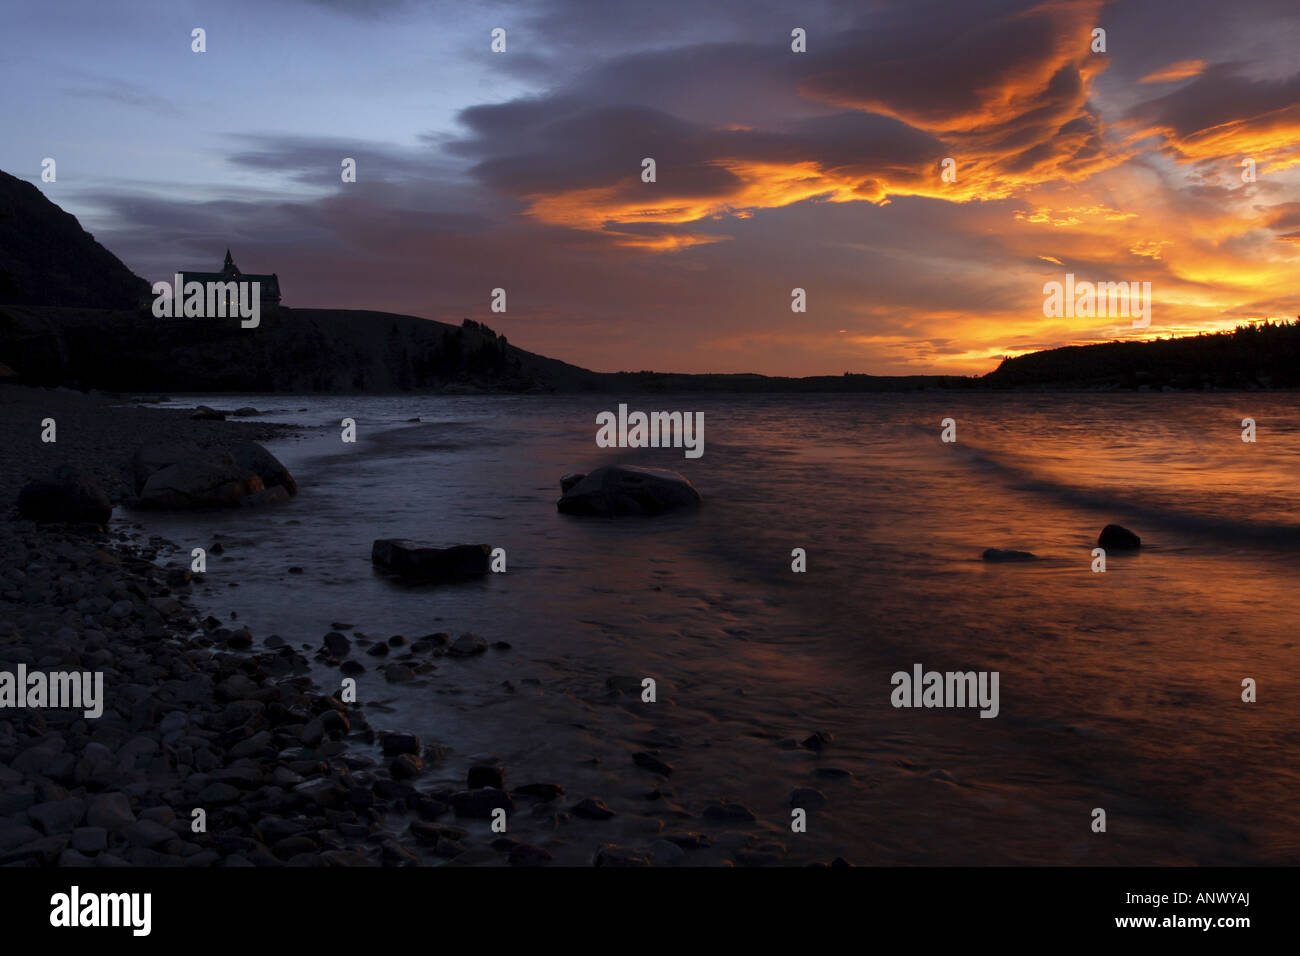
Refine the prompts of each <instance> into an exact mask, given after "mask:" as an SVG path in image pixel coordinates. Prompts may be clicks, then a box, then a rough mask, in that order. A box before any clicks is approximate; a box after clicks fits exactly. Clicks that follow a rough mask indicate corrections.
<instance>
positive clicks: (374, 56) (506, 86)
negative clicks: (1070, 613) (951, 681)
mask: <svg viewBox="0 0 1300 956" xmlns="http://www.w3.org/2000/svg"><path fill="white" fill-rule="evenodd" d="M195 27H202V28H204V29H205V30H206V31H207V52H206V53H201V54H200V53H194V52H192V51H191V48H190V46H191V30H192V29H193V28H195ZM496 27H500V28H503V29H504V30H505V31H506V52H504V53H494V52H492V50H491V49H490V44H491V31H492V30H493V28H496ZM796 27H797V28H802V29H803V30H805V31H806V34H807V52H806V53H796V52H793V51H792V50H791V30H792V29H794V28H796ZM1095 27H1101V28H1103V29H1104V30H1105V31H1106V50H1107V52H1105V53H1104V54H1101V53H1094V52H1092V51H1091V43H1092V31H1093V29H1094V28H1095ZM0 79H3V83H2V84H0V112H2V113H3V116H4V118H5V124H4V125H5V134H4V136H3V137H2V138H0V168H2V169H4V170H5V171H7V172H10V173H12V174H14V175H16V176H19V177H20V178H23V179H26V180H28V181H31V182H34V183H36V185H37V186H38V187H39V188H40V189H41V190H42V191H43V192H44V194H45V195H46V196H47V197H49V198H50V199H51V200H53V201H54V202H56V203H58V204H59V205H60V206H62V207H63V208H64V209H66V210H68V211H69V212H71V213H73V214H74V215H76V216H77V217H78V218H79V219H80V220H81V222H82V225H83V226H85V227H86V228H87V229H88V230H90V231H91V232H92V233H93V234H94V235H95V237H96V238H97V239H99V240H100V241H101V242H103V243H104V244H105V245H107V246H108V247H109V248H110V249H111V250H112V251H113V252H114V253H116V254H117V255H118V256H119V258H121V259H122V260H123V261H124V262H125V263H126V264H127V265H128V266H129V267H130V268H132V269H133V270H134V271H135V272H137V273H138V274H140V275H143V276H145V277H146V278H148V279H150V280H155V279H170V278H171V275H172V273H173V272H174V271H176V270H178V269H191V270H209V269H217V268H218V267H219V266H220V263H221V259H222V257H223V256H224V254H225V251H226V247H227V246H229V247H230V248H231V250H232V252H233V254H234V257H235V260H236V262H237V263H238V264H239V265H240V266H241V267H242V268H243V269H245V270H246V271H249V272H277V273H278V274H279V277H280V283H281V287H282V289H283V292H284V301H285V304H287V305H290V306H300V307H322V308H329V307H334V308H370V309H380V310H386V311H392V312H403V313H409V314H412V315H419V316H425V317H428V318H435V319H440V320H443V321H450V322H456V323H459V321H460V320H461V318H464V317H468V318H473V319H477V320H480V321H484V322H486V323H488V324H489V325H490V326H492V327H493V328H494V329H497V330H498V331H500V332H504V333H505V334H506V335H508V336H509V338H510V340H511V342H513V343H514V344H516V345H519V346H521V347H523V348H526V349H530V350H532V351H536V352H541V353H543V354H546V355H550V356H553V357H556V358H561V359H564V360H566V361H570V362H573V363H576V364H579V365H583V366H586V367H589V368H593V369H597V370H601V371H616V370H619V369H630V370H637V369H656V370H660V371H687V372H706V371H717V372H737V371H756V372H764V373H768V374H787V375H808V374H827V373H829V374H839V373H841V372H844V371H855V372H874V373H880V374H906V373H919V372H952V373H963V374H965V373H980V372H985V371H988V370H991V369H992V368H993V367H995V366H996V364H997V361H998V359H999V357H1000V356H1002V355H1005V354H1019V353H1021V352H1024V351H1029V350H1034V349H1040V348H1047V347H1052V346H1056V345H1064V344H1072V343H1080V342H1089V341H1097V340H1103V339H1112V338H1122V337H1130V336H1134V337H1143V338H1148V337H1153V336H1168V335H1171V334H1174V335H1181V334H1187V333H1189V332H1195V331H1198V330H1213V329H1220V328H1229V327H1232V326H1234V325H1236V324H1239V323H1241V322H1245V321H1249V320H1259V319H1263V318H1266V317H1273V318H1282V317H1287V318H1294V317H1295V316H1296V315H1297V314H1300V294H1297V293H1300V2H1297V0H1239V2H1234V3H1231V4H1229V3H1224V2H1204V0H1163V2H1159V0H1150V2H1148V0H1131V2H1119V3H1102V2H1093V0H1080V2H1055V3H1052V2H1049V3H1030V2H972V0H933V2H932V0H906V2H897V3H894V2H871V0H859V2H849V3H829V2H811V0H801V2H798V3H794V2H783V3H777V2H764V0H755V2H734V0H732V2H721V3H714V2H705V0H654V2H650V0H640V2H631V0H602V2H599V3H592V2H585V0H536V2H520V3H510V4H495V3H474V4H469V3H465V2H461V3H441V2H421V0H378V2H362V0H316V2H307V0H255V2H254V0H223V2H220V3H187V2H184V0H182V2H168V3H158V4H144V3H140V4H121V5H119V4H105V3H102V2H101V0H80V2H57V0H54V2H49V3H40V4H35V3H33V4H12V5H9V6H8V7H7V9H6V12H5V29H4V30H3V32H2V33H0ZM44 157H53V158H54V159H55V160H56V162H57V174H58V180H57V182H54V183H43V182H41V181H40V176H41V160H42V159H43V158H44ZM344 157H353V158H355V159H356V161H357V182H355V183H343V182H342V181H341V178H340V163H341V161H342V160H343V158H344ZM644 157H653V158H654V159H655V161H656V164H657V181H656V182H654V183H644V182H642V180H641V161H642V159H643V158H644ZM948 157H951V158H952V159H954V160H955V163H956V167H955V169H956V177H957V179H956V182H945V181H944V180H943V178H942V176H941V173H942V163H943V160H944V159H945V158H948ZM1246 159H1252V160H1254V166H1255V177H1256V181H1255V182H1253V183H1250V182H1243V178H1242V174H1243V167H1242V162H1243V160H1246ZM1067 272H1070V273H1073V274H1074V275H1075V277H1076V279H1078V280H1090V281H1127V282H1150V283H1151V285H1152V297H1153V300H1154V305H1153V313H1154V315H1153V320H1152V323H1151V326H1150V328H1144V329H1133V328H1131V325H1130V323H1129V322H1128V321H1127V320H1110V319H1090V318H1062V319H1048V318H1044V315H1043V301H1044V295H1043V285H1044V283H1045V282H1049V281H1052V280H1058V281H1059V280H1062V279H1063V278H1064V275H1065V274H1066V273H1067ZM496 287H502V288H504V289H505V290H506V294H507V303H508V311H507V312H506V313H505V314H493V313H492V312H490V310H489V305H490V301H491V292H492V290H493V289H494V288H496ZM795 287H801V288H803V289H805V290H806V291H807V299H808V311H807V312H806V313H804V314H799V313H793V312H792V311H791V309H790V302H791V289H793V288H795Z"/></svg>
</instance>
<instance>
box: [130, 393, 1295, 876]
mask: <svg viewBox="0 0 1300 956" xmlns="http://www.w3.org/2000/svg"><path fill="white" fill-rule="evenodd" d="M620 401H624V402H627V403H628V405H629V407H630V408H632V409H641V410H645V411H653V410H680V411H684V412H686V411H689V412H696V411H699V412H703V413H704V421H705V431H704V440H705V446H704V447H705V451H704V455H703V457H701V458H699V459H694V460H692V459H687V458H685V457H684V455H683V453H682V450H680V449H656V450H617V449H600V448H597V447H596V444H595V433H596V425H595V419H596V414H597V413H598V412H600V411H604V410H614V409H616V408H617V405H618V402H620ZM200 402H202V403H206V404H209V405H213V406H216V407H222V408H234V407H238V406H239V405H244V404H251V405H254V406H256V407H257V408H259V409H263V410H265V412H266V414H265V416H264V417H265V418H266V419H269V420H276V421H288V422H295V423H298V424H301V425H304V426H306V428H305V430H304V432H303V436H302V437H299V438H292V439H285V440H282V441H278V442H274V443H271V444H269V445H268V448H269V449H270V450H271V451H272V452H273V453H274V454H275V455H276V456H277V457H279V458H280V459H281V460H282V461H283V462H284V463H285V464H286V465H287V466H288V467H289V469H290V470H291V471H292V472H293V474H294V475H295V476H296V478H297V480H298V482H299V485H300V489H301V490H300V493H299V494H298V495H297V497H295V498H294V499H293V500H292V501H291V502H289V503H288V504H286V505H283V506H279V507H276V508H273V509H266V510H256V511H252V510H243V511H239V510H237V511H233V512H230V513H222V514H207V515H174V516H169V515H152V514H151V515H136V516H133V520H140V521H141V522H142V523H143V524H144V525H145V527H146V528H148V530H149V531H150V532H156V533H160V534H163V535H165V536H166V537H168V538H169V539H171V540H172V541H175V542H176V543H177V544H178V545H181V546H182V547H183V548H184V549H185V550H186V551H188V549H189V548H190V547H193V546H207V545H209V544H211V543H212V541H213V540H216V538H214V536H216V535H219V536H220V538H219V540H221V542H222V543H223V545H224V547H225V549H226V550H225V554H224V555H223V556H221V557H219V558H218V557H215V556H210V557H209V564H208V574H207V583H206V586H205V587H204V588H203V589H202V590H201V591H200V592H199V594H200V598H199V600H200V603H201V605H202V606H203V607H204V608H205V610H208V611H211V613H213V614H215V615H216V616H218V617H221V618H229V616H230V612H231V611H235V612H237V613H238V616H239V620H240V622H241V623H245V624H247V625H248V626H249V627H250V628H251V629H252V630H253V633H254V636H255V638H258V639H259V640H260V639H261V638H264V637H266V636H267V635H269V634H271V633H277V634H279V635H281V636H282V637H284V638H286V639H288V640H290V641H292V642H294V643H295V644H310V645H311V646H312V647H313V648H315V647H317V646H319V644H320V640H321V637H322V636H323V635H324V634H325V633H326V632H327V631H329V630H330V629H331V626H330V625H331V622H334V621H341V622H348V623H352V624H354V625H355V626H356V631H360V632H362V633H364V634H366V635H368V636H370V637H371V638H387V637H388V636H390V635H394V634H402V635H405V636H407V637H408V638H413V637H418V636H420V635H423V634H427V633H430V632H434V631H446V632H448V633H450V634H451V635H452V636H453V637H455V636H456V635H458V634H460V633H462V632H464V631H473V632H475V633H477V634H479V635H481V636H482V637H484V638H485V639H487V640H488V641H489V642H492V641H507V642H509V643H510V644H511V645H512V649H510V650H508V651H498V650H490V651H489V652H488V653H487V654H486V655H484V656H481V657H478V658H474V659H470V660H465V661H459V660H454V659H451V658H441V659H439V661H438V665H439V666H438V670H437V671H436V672H434V673H433V674H431V675H429V676H428V677H427V678H426V679H422V680H420V681H418V682H416V683H413V684H402V685H392V684H388V683H387V682H386V681H385V680H384V678H383V675H382V670H381V669H380V668H378V667H375V666H373V664H374V660H373V658H370V657H368V656H366V655H364V654H360V655H359V659H360V660H362V661H363V662H364V663H365V664H366V665H367V667H368V671H367V673H366V674H364V675H362V676H361V678H360V696H361V697H362V699H364V700H366V701H371V702H373V701H384V702H386V706H388V707H391V708H392V712H391V713H372V715H371V722H372V724H374V725H376V726H379V727H383V728H387V729H403V730H411V731H414V732H416V733H418V734H420V735H421V736H423V737H425V738H427V739H429V740H433V741H439V742H442V743H444V744H445V745H447V746H448V747H450V748H451V751H452V752H451V754H450V756H449V758H448V760H447V761H446V762H445V763H444V764H442V765H441V766H438V767H436V768H434V769H433V770H432V771H431V772H430V773H429V774H428V775H427V776H426V777H424V778H421V785H422V786H426V785H427V786H441V785H449V784H453V783H454V784H456V785H458V786H459V785H462V784H463V780H464V772H465V767H466V766H467V764H468V763H469V762H471V761H472V760H473V759H478V758H477V757H476V756H475V755H483V754H493V755H495V756H496V757H498V758H499V759H500V761H501V762H502V763H504V764H505V766H506V767H507V778H508V779H507V783H508V785H510V786H516V785H519V784H524V783H530V782H555V783H559V784H561V785H563V786H564V787H565V788H566V789H567V791H568V796H567V805H571V804H573V803H576V802H577V801H578V800H580V799H582V798H583V797H587V796H592V797H598V798H601V799H603V800H604V801H605V802H606V803H607V804H608V805H609V806H610V808H611V809H613V810H615V811H616V814H617V815H616V816H615V817H614V818H612V819H610V820H607V821H587V820H580V819H574V820H571V821H568V822H560V823H557V822H556V821H555V819H554V816H546V815H542V816H533V815H532V814H530V813H529V812H528V806H527V804H521V807H520V810H519V811H518V812H517V813H516V814H515V816H514V817H513V818H512V819H511V821H510V835H512V836H515V837H517V838H520V839H526V840H529V841H530V842H535V843H539V844H541V845H544V846H546V847H547V848H548V849H550V850H551V852H552V853H553V854H554V855H555V856H556V858H557V859H558V860H559V861H561V862H569V863H586V862H589V861H590V859H591V856H592V853H593V851H594V850H595V848H596V847H597V846H599V845H600V844H602V843H618V844H621V845H624V846H628V847H633V848H646V847H647V846H648V845H649V844H650V842H651V841H652V840H653V839H654V834H655V833H656V832H657V831H658V830H659V829H660V828H662V829H663V830H664V831H665V832H680V831H683V830H696V831H702V832H705V833H708V834H710V835H711V836H713V837H714V839H715V840H716V841H717V845H716V846H715V847H713V848H712V849H709V850H699V851H692V856H690V857H688V859H691V860H694V861H698V862H702V863H714V862H721V861H724V860H727V859H731V858H733V857H734V851H735V849H736V848H737V847H738V846H742V845H743V846H748V847H749V848H750V849H751V850H754V849H755V848H758V847H762V850H761V853H762V854H766V855H768V856H771V857H774V858H783V859H784V860H785V861H786V862H788V863H792V864H802V863H809V862H816V861H822V862H828V861H830V860H831V859H832V858H834V857H836V856H843V857H845V858H847V859H848V860H850V861H852V862H854V863H859V864H891V863H905V864H1022V863H1034V864H1038V863H1044V864H1046V863H1062V864H1068V863H1082V864H1171V863H1189V864H1190V863H1210V864H1227V863H1290V864H1295V863H1300V813H1298V810H1300V800H1298V799H1297V797H1296V794H1297V793H1298V792H1300V759H1298V758H1300V729H1298V728H1300V722H1298V721H1297V718H1298V717H1300V687H1298V685H1297V677H1298V676H1300V674H1298V673H1297V670H1298V669H1297V663H1296V662H1297V659H1298V655H1297V613H1296V594H1297V586H1298V585H1300V489H1298V488H1297V475H1300V442H1298V441H1297V438H1298V437H1300V411H1297V409H1296V403H1295V397H1294V396H1292V395H1286V394H1262V393H1259V394H1207V395H1185V394H1152V395H1146V394H1144V395H1093V394H1089V395H1043V396H1036V395H1035V396H1026V395H993V394H973V395H972V394H959V393H925V394H912V395H810V396H697V395H684V396H672V395H662V396H622V397H620V396H614V397H609V396H564V397H542V396H520V397H515V396H482V397H480V396H473V397H461V396H403V397H391V398H390V397H357V398H339V397H327V398H316V397H297V396H290V397H286V396H206V397H204V396H197V397H187V398H186V399H185V400H184V402H183V404H184V405H185V406H192V405H194V404H196V403H200ZM178 404H182V403H178ZM416 416H418V417H419V418H420V419H421V421H420V422H419V423H410V422H409V421H408V419H411V418H413V417H416ZM345 417H350V418H353V419H355V420H356V423H357V432H358V440H357V442H356V443H355V444H344V443H343V442H342V441H341V440H340V437H339V434H340V428H339V422H340V420H341V419H343V418H345ZM949 417H950V418H953V419H955V421H956V437H957V441H956V442H955V443H944V442H942V441H941V440H940V432H941V426H940V422H941V420H942V419H944V418H949ZM1247 417H1250V418H1253V419H1254V420H1255V421H1256V423H1257V427H1258V440H1257V441H1256V442H1255V443H1247V442H1243V441H1242V440H1241V435H1242V424H1241V422H1242V419H1243V418H1247ZM615 461H621V462H629V463H638V464H648V465H655V466H659V467H666V468H672V469H674V470H677V471H679V472H681V473H682V474H684V475H686V476H687V477H688V478H689V479H690V480H691V481H692V482H693V483H694V484H695V485H696V487H697V488H698V489H699V490H700V492H701V494H702V495H703V497H704V502H705V503H704V507H703V508H701V509H700V510H699V511H697V512H694V513H688V514H677V515H668V516H662V517H658V518H652V519H620V520H601V519H591V518H578V517H571V516H565V515H561V514H559V513H558V512H557V511H556V508H555V500H556V498H557V497H558V495H559V479H560V476H561V475H562V474H565V473H567V472H571V471H589V470H591V469H592V468H594V467H596V466H598V465H601V464H605V463H610V462H615ZM1111 522H1118V523H1120V524H1123V525H1125V526H1126V527H1129V528H1131V529H1133V530H1134V531H1136V532H1137V533H1138V534H1140V535H1141V536H1142V539H1143V548H1142V550H1141V551H1140V552H1139V553H1137V554H1130V555H1124V554H1119V553H1112V554H1111V555H1109V556H1108V559H1107V570H1106V572H1105V573H1094V572H1093V571H1092V564H1093V557H1092V554H1091V551H1092V549H1093V548H1094V547H1095V545H1096V539H1097V534H1098V532H1099V531H1100V529H1101V528H1102V527H1103V526H1104V525H1105V524H1108V523H1111ZM381 537H406V538H413V539H416V540H419V541H423V542H428V543H431V544H434V545H450V544H456V543H486V544H489V545H492V546H493V547H502V548H504V549H505V550H506V554H507V562H508V571H507V573H505V574H497V575H491V576H489V577H487V578H485V579H483V580H481V581H476V582H472V583H468V584H458V585H452V586H441V587H421V588H409V587H403V586H400V585H397V584H395V583H393V582H392V581H390V580H388V579H386V578H384V577H382V576H380V575H378V574H376V573H375V571H374V570H373V569H372V567H371V563H370V547H371V542H372V541H373V540H374V539H375V538H381ZM988 547H999V548H1016V549H1022V550H1028V551H1032V552H1034V553H1035V554H1036V555H1037V556H1038V557H1039V560H1038V561H1036V562H1032V563H1024V564H990V563H986V562H983V561H981V559H980V556H981V553H982V552H983V550H984V549H985V548H988ZM794 548H804V549H806V552H807V571H806V572H805V573H801V574H800V573H794V572H792V570H791V560H792V558H791V551H792V549H794ZM290 566H300V567H301V568H303V570H304V573H302V574H290V573H288V568H289V567H290ZM230 582H234V583H237V584H238V587H227V586H224V585H225V584H228V583H230ZM350 633H355V632H350ZM914 664H921V665H923V666H924V668H925V669H926V670H932V669H933V670H938V671H969V670H974V671H997V672H998V674H999V688H1000V702H999V714H998V716H997V717H996V718H994V719H981V718H980V717H979V715H978V713H977V711H976V710H973V709H912V708H895V707H894V706H892V705H891V702H890V698H891V692H892V690H893V687H892V685H891V675H892V674H894V673H895V672H897V671H908V672H910V671H911V670H912V667H913V665H914ZM315 676H316V677H317V679H318V680H319V681H320V682H321V684H322V686H326V687H330V686H337V684H338V681H339V673H338V671H337V670H333V669H327V668H325V667H323V666H322V667H320V668H318V670H317V672H316V675H315ZM619 676H626V677H637V678H640V677H646V676H648V677H653V678H654V679H655V681H656V682H657V688H658V700H657V702H655V703H642V702H641V701H640V699H639V698H637V697H635V696H621V695H618V694H611V692H610V691H609V690H608V689H607V687H606V680H607V679H608V678H610V677H619ZM1245 678H1252V679H1254V680H1255V681H1256V682H1257V686H1258V691H1257V693H1258V701H1257V702H1255V703H1244V702H1243V701H1242V699H1241V694H1242V681H1243V679H1245ZM506 682H508V685H507V683H506ZM814 731H821V732H825V733H828V734H830V735H832V736H833V741H832V742H831V743H830V744H829V745H828V746H827V747H826V748H825V750H824V751H822V752H821V753H815V752H813V751H810V750H808V749H805V748H802V747H799V746H795V745H793V741H798V740H803V739H804V738H806V737H808V736H809V735H810V734H811V733H813V732H814ZM644 750H652V751H655V752H657V753H658V755H659V757H660V758H661V759H663V760H665V761H667V762H668V763H669V764H671V765H672V767H673V768H674V769H673V773H672V775H671V777H669V778H668V779H667V780H666V781H665V780H662V779H661V778H659V777H657V776H655V775H654V774H652V773H650V772H649V771H647V770H644V769H642V768H641V767H639V766H637V765H636V764H634V763H633V761H632V758H631V754H632V753H633V752H635V751H644ZM656 784H658V788H659V790H660V791H661V792H662V793H665V794H668V795H669V797H670V799H671V803H670V802H668V800H665V799H662V798H661V799H650V798H649V797H648V795H649V794H651V793H652V792H653V791H654V789H655V787H656ZM797 787H813V788H815V789H817V790H819V791H821V792H822V793H823V794H824V795H825V798H826V806H825V808H824V809H818V810H811V811H810V812H809V821H808V830H807V832H806V833H798V834H796V833H792V832H791V830H790V819H791V815H790V814H791V810H790V793H791V791H792V789H794V788H797ZM712 800H729V801H735V802H740V803H743V804H744V805H746V806H747V807H749V808H750V809H751V810H752V811H753V812H754V814H755V815H756V816H757V817H758V818H759V822H758V823H757V824H751V825H735V824H728V823H717V822H713V821H710V820H705V819H701V817H700V812H701V810H702V808H703V807H705V806H706V805H707V804H708V803H709V801H712ZM674 804H675V805H676V806H679V807H681V808H684V812H686V813H689V814H690V815H691V816H690V817H689V818H677V817H675V816H673V815H672V812H673V811H672V809H671V807H672V805H674ZM1095 808H1101V809H1104V810H1105V811H1106V815H1107V830H1106V832H1105V833H1095V832H1093V830H1092V821H1093V811H1094V809H1095ZM462 824H464V821H462ZM468 825H469V826H470V828H471V829H475V828H477V829H476V832H477V830H482V831H483V834H482V835H483V839H484V841H486V840H487V839H488V836H489V835H488V834H487V824H486V822H481V823H480V822H478V821H471V822H470V823H469V824H468Z"/></svg>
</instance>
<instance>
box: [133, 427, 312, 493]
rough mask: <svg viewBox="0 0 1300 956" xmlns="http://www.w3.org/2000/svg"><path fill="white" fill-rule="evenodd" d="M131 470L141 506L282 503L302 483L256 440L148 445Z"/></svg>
mask: <svg viewBox="0 0 1300 956" xmlns="http://www.w3.org/2000/svg"><path fill="white" fill-rule="evenodd" d="M131 468H132V471H133V473H134V476H135V489H136V494H137V496H138V497H139V504H140V506H141V507H142V508H154V509H182V508H224V507H230V506H233V505H238V504H245V503H246V504H249V505H265V504H272V503H274V502H277V501H283V500H285V499H286V498H288V497H289V496H290V495H293V494H296V493H297V491H298V483H297V482H296V481H294V478H293V475H291V474H289V471H288V469H287V468H285V467H284V465H282V464H280V462H279V461H278V460H276V458H275V456H274V455H272V454H271V453H270V452H269V451H267V450H266V449H265V448H263V447H262V446H261V445H259V444H258V443H257V442H252V441H236V442H230V443H229V444H226V445H221V446H215V447H211V448H199V447H198V446H196V445H190V444H186V443H178V442H147V443H145V444H143V445H141V446H140V447H138V448H137V449H136V450H135V454H134V455H133V456H132V459H131ZM246 499H247V500H246Z"/></svg>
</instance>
